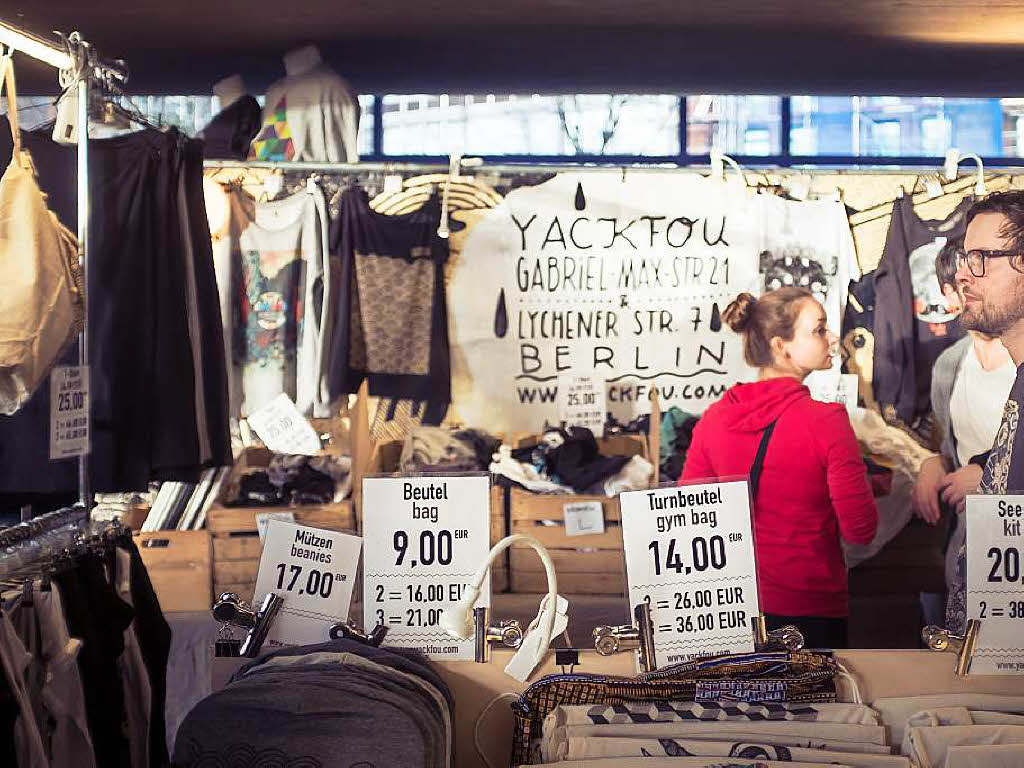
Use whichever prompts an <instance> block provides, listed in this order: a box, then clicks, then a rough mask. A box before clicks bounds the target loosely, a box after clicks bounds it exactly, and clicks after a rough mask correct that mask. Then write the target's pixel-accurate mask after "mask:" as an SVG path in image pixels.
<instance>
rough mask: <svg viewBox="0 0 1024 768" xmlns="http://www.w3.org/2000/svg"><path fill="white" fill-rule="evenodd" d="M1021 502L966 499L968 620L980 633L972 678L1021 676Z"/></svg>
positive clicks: (1023, 650) (1023, 644)
mask: <svg viewBox="0 0 1024 768" xmlns="http://www.w3.org/2000/svg"><path fill="white" fill-rule="evenodd" d="M1022 521H1024V496H981V495H972V496H968V497H967V618H969V619H980V620H981V627H980V629H979V633H978V640H977V644H976V645H975V649H974V659H973V661H972V662H971V667H970V672H971V674H976V675H1020V674H1024V581H1022V579H1024V571H1022V567H1024V565H1022V562H1021V561H1022V559H1024V551H1022V550H1024V536H1022V535H1021V533H1022V532H1021V522H1022Z"/></svg>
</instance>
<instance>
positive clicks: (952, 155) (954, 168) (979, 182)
mask: <svg viewBox="0 0 1024 768" xmlns="http://www.w3.org/2000/svg"><path fill="white" fill-rule="evenodd" d="M964 160H973V161H974V162H975V163H977V164H978V175H977V179H976V180H975V182H974V194H975V195H977V196H978V197H981V196H983V195H984V194H985V192H986V191H987V190H986V188H985V163H984V162H983V161H982V159H981V157H980V156H979V155H976V154H974V153H973V152H963V153H961V152H960V150H959V149H957V148H956V147H950V148H949V149H947V150H946V162H945V165H943V168H942V175H943V176H945V177H946V180H947V181H956V178H957V176H958V175H959V167H960V163H962V162H963V161H964Z"/></svg>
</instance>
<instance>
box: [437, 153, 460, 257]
mask: <svg viewBox="0 0 1024 768" xmlns="http://www.w3.org/2000/svg"><path fill="white" fill-rule="evenodd" d="M461 166H462V155H460V154H452V155H451V157H450V158H449V160H448V178H446V179H445V180H444V193H443V194H442V196H441V222H440V224H439V225H438V227H437V236H438V237H441V238H444V239H445V240H447V239H448V236H449V235H450V234H451V232H450V231H449V229H448V195H449V193H450V192H451V188H452V180H453V179H455V178H456V177H458V175H459V168H460V167H461Z"/></svg>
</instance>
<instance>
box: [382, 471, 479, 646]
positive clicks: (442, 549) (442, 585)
mask: <svg viewBox="0 0 1024 768" xmlns="http://www.w3.org/2000/svg"><path fill="white" fill-rule="evenodd" d="M489 504H490V480H489V478H488V476H487V475H485V474H467V475H448V476H441V475H424V476H417V477H368V478H366V479H365V480H363V536H364V541H365V542H366V548H365V551H364V553H363V622H364V625H365V627H366V629H367V630H369V629H371V628H372V627H373V626H375V625H376V624H378V623H383V624H385V625H387V627H388V638H387V643H388V645H395V646H404V647H409V648H418V649H420V650H421V651H423V652H424V653H425V654H427V655H428V656H430V657H431V658H435V659H448V660H453V661H454V660H460V659H465V660H472V659H473V649H474V642H473V639H472V638H470V639H469V640H458V639H455V638H452V637H449V636H448V635H447V634H446V632H445V630H444V629H442V628H441V613H442V611H444V610H445V609H447V608H452V607H454V606H455V604H456V603H458V602H459V601H460V600H462V598H463V596H464V595H465V592H466V589H467V588H468V586H469V584H470V582H471V581H472V577H473V575H474V574H475V573H476V571H477V569H479V568H480V566H482V565H483V564H484V562H485V561H486V559H487V553H488V551H489V550H490V506H489ZM489 602H490V582H489V580H487V579H485V581H484V584H483V588H482V589H481V591H480V599H479V600H478V601H477V603H476V606H477V607H480V606H486V605H488V604H489Z"/></svg>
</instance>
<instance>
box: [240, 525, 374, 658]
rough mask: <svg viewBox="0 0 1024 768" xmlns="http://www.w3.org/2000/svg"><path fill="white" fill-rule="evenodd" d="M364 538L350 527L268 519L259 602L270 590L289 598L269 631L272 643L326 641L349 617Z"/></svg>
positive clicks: (257, 594)
mask: <svg viewBox="0 0 1024 768" xmlns="http://www.w3.org/2000/svg"><path fill="white" fill-rule="evenodd" d="M362 543H363V542H362V539H360V538H359V537H358V536H351V535H349V534H347V533H338V532H337V531H328V530H324V529H321V528H310V527H308V526H305V525H298V524H296V523H291V522H288V521H287V520H277V519H271V520H268V521H267V535H266V539H265V540H264V542H263V555H262V556H261V557H260V570H259V574H258V575H257V577H256V590H255V593H254V596H253V604H254V607H258V606H259V605H260V604H261V603H262V602H263V598H264V597H265V596H266V595H267V593H268V592H276V593H277V594H278V595H280V596H281V597H282V598H284V605H283V606H282V607H281V611H280V613H278V615H277V618H276V619H275V621H274V623H273V625H271V628H270V633H269V634H268V635H267V642H268V643H269V644H270V645H305V644H307V643H322V642H326V641H327V640H329V639H330V637H329V636H328V631H329V630H330V628H331V625H333V624H336V623H338V622H346V621H348V611H349V606H350V605H351V603H352V588H353V585H354V582H355V576H356V569H357V568H358V566H359V549H360V547H361V546H362Z"/></svg>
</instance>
